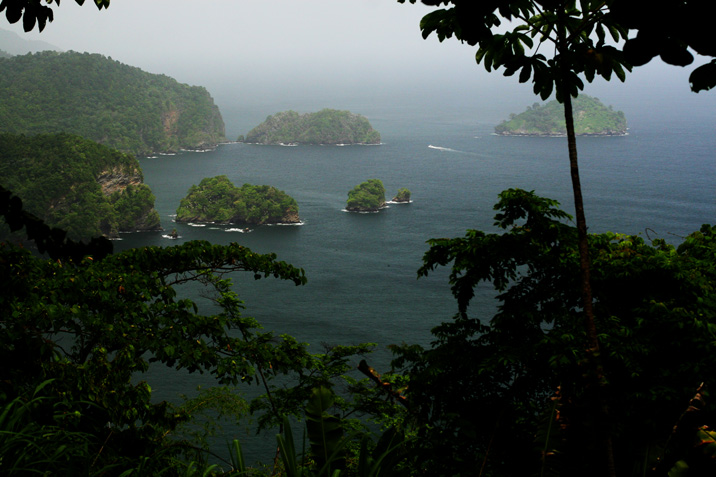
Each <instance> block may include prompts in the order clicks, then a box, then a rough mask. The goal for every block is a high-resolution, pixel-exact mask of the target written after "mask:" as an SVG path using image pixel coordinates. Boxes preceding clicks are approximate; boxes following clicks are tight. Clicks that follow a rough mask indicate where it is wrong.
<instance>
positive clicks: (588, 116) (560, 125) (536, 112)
mask: <svg viewBox="0 0 716 477" xmlns="http://www.w3.org/2000/svg"><path fill="white" fill-rule="evenodd" d="M572 105H573V111H574V129H575V134H576V135H578V136H624V135H626V134H627V121H626V117H625V116H624V113H623V112H622V111H614V110H613V109H612V107H611V106H605V105H604V104H603V103H602V102H601V101H600V100H599V99H598V98H594V97H591V96H587V95H586V94H582V95H579V97H577V98H574V99H573V100H572ZM495 133H496V134H499V135H502V136H566V135H567V128H566V125H565V120H564V108H563V106H562V105H561V104H560V103H558V102H557V101H556V100H553V101H550V102H548V103H546V104H543V105H540V104H539V103H535V104H533V105H532V106H528V107H527V110H526V111H525V112H523V113H521V114H517V115H515V114H511V115H510V119H508V120H506V121H503V122H502V123H500V124H498V125H497V126H496V127H495Z"/></svg>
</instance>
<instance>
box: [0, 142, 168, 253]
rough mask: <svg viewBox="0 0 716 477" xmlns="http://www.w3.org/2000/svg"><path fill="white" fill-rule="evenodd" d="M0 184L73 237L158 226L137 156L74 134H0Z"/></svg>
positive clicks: (36, 212) (46, 219) (33, 210)
mask: <svg viewBox="0 0 716 477" xmlns="http://www.w3.org/2000/svg"><path fill="white" fill-rule="evenodd" d="M0 177H2V185H3V186H4V187H6V188H8V189H10V190H12V191H13V192H14V193H16V194H17V195H18V196H19V197H20V198H21V199H22V200H23V203H24V206H25V209H26V210H27V211H29V212H31V213H33V214H35V215H37V216H38V217H40V218H42V219H43V220H45V221H46V222H47V223H48V224H49V225H51V226H56V227H60V228H62V229H64V230H66V231H67V232H68V234H69V236H70V237H71V238H74V239H88V238H91V237H95V236H97V235H101V234H104V235H108V236H115V235H116V234H117V233H118V232H120V231H135V230H154V229H158V228H159V227H160V223H159V214H157V212H156V211H155V210H154V195H153V194H152V192H151V190H150V189H149V187H148V186H147V185H146V184H144V183H143V182H142V180H143V179H142V172H141V170H140V168H139V163H138V162H137V160H136V159H135V158H134V157H132V156H130V155H128V154H123V153H120V152H118V151H115V150H112V149H110V148H108V147H105V146H102V145H100V144H97V143H95V142H92V141H89V140H86V139H83V138H81V137H79V136H73V135H70V134H49V135H48V134H42V135H37V136H31V137H28V136H23V135H20V136H18V135H13V134H0Z"/></svg>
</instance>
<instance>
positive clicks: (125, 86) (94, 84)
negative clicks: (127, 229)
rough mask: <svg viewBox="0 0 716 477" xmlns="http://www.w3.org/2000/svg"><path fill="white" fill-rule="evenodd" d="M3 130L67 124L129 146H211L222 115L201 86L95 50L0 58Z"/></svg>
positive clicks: (44, 129)
mask: <svg viewBox="0 0 716 477" xmlns="http://www.w3.org/2000/svg"><path fill="white" fill-rule="evenodd" d="M0 95H1V96H2V98H3V101H2V103H1V104H0V132H9V133H16V134H38V133H57V132H68V133H73V134H77V135H80V136H82V137H85V138H87V139H92V140H94V141H97V142H99V143H102V144H105V145H107V146H109V147H112V148H115V149H118V150H120V151H123V152H129V153H132V154H150V153H152V152H164V151H176V150H178V149H180V148H187V149H192V148H206V147H213V146H215V145H216V144H217V143H218V142H220V141H223V140H225V138H224V122H223V120H222V118H221V113H220V112H219V109H218V108H217V106H216V105H215V104H214V102H213V100H212V98H211V96H210V95H209V93H208V92H207V91H206V90H205V89H204V88H202V87H198V86H188V85H184V84H180V83H178V82H177V81H176V80H173V79H171V78H169V77H167V76H164V75H155V74H150V73H146V72H144V71H142V70H140V69H139V68H135V67H131V66H127V65H124V64H121V63H119V62H118V61H113V60H112V59H110V58H106V57H104V56H101V55H97V54H88V53H75V52H68V53H57V52H50V51H45V52H41V53H35V54H28V55H23V56H14V57H11V58H2V59H0Z"/></svg>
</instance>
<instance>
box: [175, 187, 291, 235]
mask: <svg viewBox="0 0 716 477" xmlns="http://www.w3.org/2000/svg"><path fill="white" fill-rule="evenodd" d="M176 221H177V222H198V223H207V222H211V223H219V224H244V225H263V224H279V223H280V224H297V223H300V222H301V219H300V218H299V217H298V204H297V203H296V201H295V200H294V199H293V198H292V197H290V196H289V195H288V194H286V193H285V192H283V191H281V190H278V189H276V188H275V187H271V186H267V185H259V186H257V185H251V184H244V185H243V186H241V187H236V186H234V184H232V183H231V181H230V180H229V178H228V177H226V176H216V177H207V178H205V179H202V181H201V182H200V183H199V185H198V186H197V185H193V186H191V187H190V188H189V192H188V193H187V196H186V197H185V198H183V199H182V200H181V202H180V204H179V208H178V209H177V216H176Z"/></svg>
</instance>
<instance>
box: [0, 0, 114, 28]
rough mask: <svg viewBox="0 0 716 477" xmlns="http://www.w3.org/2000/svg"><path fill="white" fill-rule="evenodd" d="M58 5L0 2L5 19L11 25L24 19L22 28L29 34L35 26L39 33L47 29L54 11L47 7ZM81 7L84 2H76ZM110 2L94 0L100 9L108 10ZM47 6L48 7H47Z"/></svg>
mask: <svg viewBox="0 0 716 477" xmlns="http://www.w3.org/2000/svg"><path fill="white" fill-rule="evenodd" d="M53 1H54V3H56V4H57V6H59V5H60V0H45V1H44V2H43V1H42V0H2V2H0V13H1V12H3V11H5V17H6V18H7V21H8V22H10V23H17V22H18V21H19V20H20V19H21V18H22V27H23V29H24V30H25V31H26V32H28V31H32V29H33V28H35V26H37V29H38V30H39V31H42V30H44V29H45V25H47V22H48V21H50V22H51V21H52V20H53V19H54V17H53V10H52V8H50V7H49V6H47V5H51V4H52V3H53ZM75 1H76V2H77V3H78V4H79V5H82V4H84V0H75ZM109 2H110V0H94V4H95V5H96V6H97V8H98V9H100V10H101V9H102V8H108V7H109ZM45 4H47V5H45Z"/></svg>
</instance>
